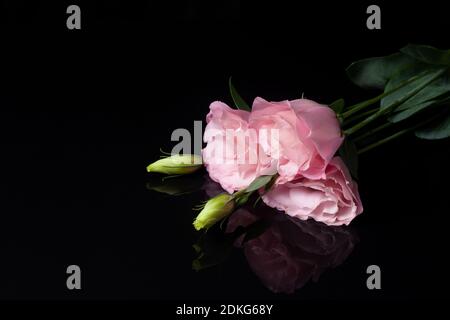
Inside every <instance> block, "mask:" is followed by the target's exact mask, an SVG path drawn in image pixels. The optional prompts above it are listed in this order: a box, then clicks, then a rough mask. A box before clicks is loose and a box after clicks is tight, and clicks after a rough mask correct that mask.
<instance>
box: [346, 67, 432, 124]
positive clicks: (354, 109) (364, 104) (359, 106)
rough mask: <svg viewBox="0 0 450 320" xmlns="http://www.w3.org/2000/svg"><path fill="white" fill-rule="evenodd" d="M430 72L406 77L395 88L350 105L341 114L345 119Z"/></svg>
mask: <svg viewBox="0 0 450 320" xmlns="http://www.w3.org/2000/svg"><path fill="white" fill-rule="evenodd" d="M428 72H429V71H423V72H421V73H419V74H418V75H415V76H413V77H411V78H409V79H406V80H404V81H402V82H401V83H400V84H399V85H398V86H396V87H395V88H393V89H391V90H389V91H387V92H383V93H382V94H380V95H378V96H376V97H374V98H372V99H369V100H366V101H363V102H360V103H357V104H355V105H353V106H351V107H349V110H348V111H346V112H344V113H343V114H342V115H341V117H342V118H343V119H345V118H348V117H349V116H351V115H352V114H354V113H356V112H358V111H360V110H362V109H364V108H366V107H368V106H370V105H372V104H374V103H376V102H378V101H380V100H381V99H383V98H384V97H386V96H388V95H390V94H392V93H394V92H395V91H397V90H398V89H401V88H403V87H404V86H406V85H407V84H409V83H411V82H413V81H416V80H417V79H419V78H421V77H423V76H424V75H426V74H427V73H428Z"/></svg>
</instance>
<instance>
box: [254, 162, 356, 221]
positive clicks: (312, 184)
mask: <svg viewBox="0 0 450 320" xmlns="http://www.w3.org/2000/svg"><path fill="white" fill-rule="evenodd" d="M262 199H263V201H264V202H265V203H266V204H267V205H268V206H270V207H273V208H277V209H278V210H282V211H285V212H286V213H287V214H288V215H290V216H292V217H296V218H299V219H301V220H307V219H308V218H312V219H314V220H316V221H320V222H323V223H325V224H327V225H335V226H337V225H343V224H345V225H348V224H349V223H350V222H351V221H352V220H353V219H354V218H355V217H356V216H357V215H358V214H360V213H361V212H362V211H363V207H362V203H361V200H360V197H359V194H358V185H357V184H356V182H354V181H353V180H352V178H351V176H350V173H349V172H348V169H347V167H346V166H345V164H344V163H343V161H342V160H341V158H339V157H335V158H333V159H332V160H331V161H330V163H329V165H328V167H327V168H326V170H325V176H324V177H323V178H320V179H317V180H312V179H308V178H305V177H303V178H299V179H297V180H294V181H291V182H288V183H286V184H277V185H276V186H274V187H273V188H272V190H270V191H269V192H267V193H266V194H264V195H263V196H262Z"/></svg>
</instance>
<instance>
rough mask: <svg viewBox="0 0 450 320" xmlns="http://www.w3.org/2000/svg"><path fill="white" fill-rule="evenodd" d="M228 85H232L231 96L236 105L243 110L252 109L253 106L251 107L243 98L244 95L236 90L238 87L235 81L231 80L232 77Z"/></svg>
mask: <svg viewBox="0 0 450 320" xmlns="http://www.w3.org/2000/svg"><path fill="white" fill-rule="evenodd" d="M228 85H229V87H230V94H231V98H233V102H234V105H235V106H236V108H238V109H241V110H246V111H250V110H251V108H250V107H249V105H248V104H247V102H245V101H244V99H242V97H241V96H240V95H239V93H238V92H237V91H236V88H235V87H234V85H233V82H232V81H231V77H230V79H229V80H228Z"/></svg>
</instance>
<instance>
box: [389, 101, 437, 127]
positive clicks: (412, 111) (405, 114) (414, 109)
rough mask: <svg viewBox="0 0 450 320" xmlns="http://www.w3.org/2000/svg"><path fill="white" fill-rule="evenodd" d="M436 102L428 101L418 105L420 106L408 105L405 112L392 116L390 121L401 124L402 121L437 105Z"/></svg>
mask: <svg viewBox="0 0 450 320" xmlns="http://www.w3.org/2000/svg"><path fill="white" fill-rule="evenodd" d="M435 104H436V101H427V102H422V103H418V104H409V103H408V104H407V106H408V108H406V109H405V110H403V111H401V112H398V113H396V114H394V115H393V116H390V117H389V118H388V120H389V121H390V122H392V123H396V122H400V121H402V120H405V119H407V118H409V117H411V116H412V115H414V114H416V113H418V112H420V111H422V110H424V109H426V108H428V107H429V106H432V105H435Z"/></svg>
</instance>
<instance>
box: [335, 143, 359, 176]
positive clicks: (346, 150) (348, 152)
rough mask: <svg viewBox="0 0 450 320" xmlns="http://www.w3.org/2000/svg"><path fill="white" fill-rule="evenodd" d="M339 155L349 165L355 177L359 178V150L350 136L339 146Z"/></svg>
mask: <svg viewBox="0 0 450 320" xmlns="http://www.w3.org/2000/svg"><path fill="white" fill-rule="evenodd" d="M339 155H340V156H341V158H342V160H343V161H344V163H345V164H346V165H347V168H348V170H349V171H350V173H351V175H352V176H353V178H355V179H358V150H357V148H356V145H355V143H354V142H353V141H352V140H350V139H349V138H348V137H346V138H345V140H344V142H343V143H342V145H341V147H340V148H339Z"/></svg>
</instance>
